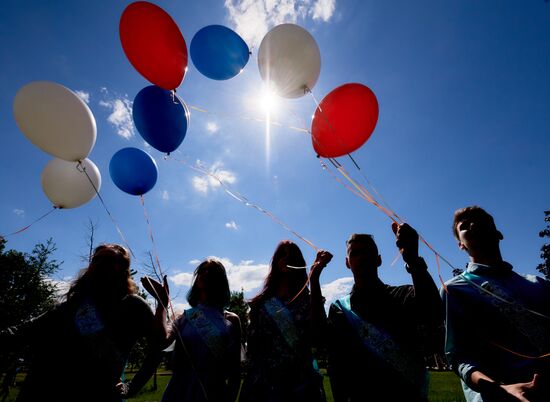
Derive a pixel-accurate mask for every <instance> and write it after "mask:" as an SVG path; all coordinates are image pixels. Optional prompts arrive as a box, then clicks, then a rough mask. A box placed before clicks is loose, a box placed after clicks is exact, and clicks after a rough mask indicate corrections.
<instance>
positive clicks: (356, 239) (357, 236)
mask: <svg viewBox="0 0 550 402" xmlns="http://www.w3.org/2000/svg"><path fill="white" fill-rule="evenodd" d="M353 243H365V244H367V245H368V246H369V247H370V248H371V249H372V250H373V251H374V252H375V253H376V255H378V246H377V245H376V242H375V241H374V236H373V235H371V234H366V233H353V234H352V235H351V236H350V237H349V238H348V239H347V240H346V254H347V253H348V252H349V248H350V246H351V244H353Z"/></svg>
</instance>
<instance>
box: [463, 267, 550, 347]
mask: <svg viewBox="0 0 550 402" xmlns="http://www.w3.org/2000/svg"><path fill="white" fill-rule="evenodd" d="M461 275H462V277H463V278H464V279H465V280H466V281H467V282H468V283H469V284H472V285H473V286H474V287H476V288H477V289H478V291H479V293H480V294H481V295H483V296H484V297H487V298H489V302H490V303H491V305H492V306H494V307H495V308H496V309H497V310H498V311H499V313H500V314H501V316H502V317H504V318H506V319H507V320H508V322H509V323H510V324H511V325H512V326H513V327H514V328H516V329H517V330H518V331H519V332H520V333H521V334H522V335H523V336H525V338H527V339H528V340H529V342H530V343H531V345H532V346H533V347H535V348H536V349H537V350H538V352H539V353H546V352H548V351H549V350H550V337H549V335H548V328H549V325H548V324H549V321H548V317H546V316H545V315H542V314H539V313H536V312H534V311H531V310H528V309H526V308H525V307H524V306H523V305H522V304H521V303H518V302H517V301H516V300H515V299H514V298H513V297H512V296H510V294H509V293H508V292H507V291H506V290H504V289H503V288H501V287H499V286H498V285H496V284H495V283H490V282H489V281H487V280H486V279H485V278H482V277H480V276H478V275H476V274H474V273H472V272H468V271H466V272H463V273H462V274H461ZM544 319H546V320H544ZM542 321H546V325H544V323H543V322H542Z"/></svg>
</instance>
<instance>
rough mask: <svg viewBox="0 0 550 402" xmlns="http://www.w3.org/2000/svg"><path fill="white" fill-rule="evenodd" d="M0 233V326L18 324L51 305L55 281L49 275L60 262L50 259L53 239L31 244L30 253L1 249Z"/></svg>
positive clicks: (4, 246) (3, 327)
mask: <svg viewBox="0 0 550 402" xmlns="http://www.w3.org/2000/svg"><path fill="white" fill-rule="evenodd" d="M5 248H6V239H4V238H3V237H0V289H1V291H0V326H1V327H0V330H2V329H5V328H6V327H10V326H14V325H18V324H21V323H23V322H25V321H27V320H29V319H31V318H33V317H37V316H39V315H40V314H42V313H44V312H46V311H47V310H49V309H51V308H52V307H53V305H54V304H55V302H56V293H57V289H56V285H55V283H54V282H52V281H51V279H50V278H51V276H52V275H53V274H54V273H55V272H57V271H58V270H59V266H60V263H58V262H57V261H56V260H53V259H51V256H52V253H53V252H54V251H55V250H56V247H55V243H54V242H53V240H52V239H48V240H47V242H46V243H45V244H43V243H40V244H37V245H36V246H34V248H33V250H32V253H30V254H28V253H22V252H19V251H16V250H8V251H5Z"/></svg>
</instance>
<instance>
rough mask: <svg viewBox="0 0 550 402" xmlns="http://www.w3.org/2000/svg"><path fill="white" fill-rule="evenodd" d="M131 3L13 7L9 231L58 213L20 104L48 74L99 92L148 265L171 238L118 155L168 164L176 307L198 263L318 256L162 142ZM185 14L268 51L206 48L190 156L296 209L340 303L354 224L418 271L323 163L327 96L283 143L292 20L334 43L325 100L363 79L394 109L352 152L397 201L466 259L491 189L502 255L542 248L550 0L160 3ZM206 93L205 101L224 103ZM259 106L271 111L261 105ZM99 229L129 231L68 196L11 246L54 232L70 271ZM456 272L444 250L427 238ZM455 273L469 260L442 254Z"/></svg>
mask: <svg viewBox="0 0 550 402" xmlns="http://www.w3.org/2000/svg"><path fill="white" fill-rule="evenodd" d="M130 3H131V2H129V1H110V0H98V1H93V2H90V1H83V0H82V1H81V0H78V1H55V0H53V1H47V2H46V1H38V0H34V1H25V2H21V1H15V0H7V1H4V2H3V7H2V13H1V15H0V39H1V43H2V46H1V47H0V66H1V67H0V69H1V71H2V73H1V74H0V87H1V88H2V91H1V93H0V130H1V134H0V173H1V177H2V187H3V189H2V196H1V197H0V214H1V215H0V233H2V234H4V235H7V234H9V233H11V232H14V231H16V230H18V229H20V228H21V227H24V226H25V225H28V224H29V223H31V222H33V221H34V220H35V219H37V218H38V217H40V216H41V215H43V214H44V213H46V212H48V211H49V210H50V209H51V207H52V205H51V203H50V202H49V200H48V199H47V197H46V196H45V195H44V193H43V191H42V188H41V184H40V174H41V172H42V169H43V168H44V166H45V165H46V163H47V162H48V161H49V160H50V159H51V157H50V156H49V155H47V154H46V153H44V152H43V151H41V150H40V149H38V148H36V147H35V146H33V145H32V144H31V143H30V142H29V141H28V140H27V139H26V138H25V137H24V135H23V134H22V133H21V132H20V131H19V129H18V127H17V125H16V123H15V119H14V117H13V99H14V97H15V94H16V93H17V91H18V89H19V88H21V87H22V86H23V85H25V84H27V83H28V82H31V81H35V80H48V81H53V82H57V83H59V84H62V85H64V86H66V87H68V88H70V89H72V90H73V91H75V92H77V91H78V93H80V94H81V96H82V97H83V98H84V99H85V100H86V102H87V103H88V106H89V108H90V109H91V111H92V113H93V115H94V117H95V120H96V123H97V141H96V144H95V146H94V148H93V149H92V151H91V153H90V155H89V158H90V159H91V160H92V161H93V162H94V163H95V164H96V165H97V166H98V168H99V170H100V172H101V175H102V180H103V183H102V187H101V190H100V194H101V195H102V197H103V199H104V201H105V204H106V206H107V208H108V210H109V211H110V213H111V214H112V216H113V217H114V219H115V220H116V222H117V223H118V225H119V227H120V229H121V231H122V232H123V234H124V236H125V237H126V239H127V242H128V244H129V245H130V247H131V248H132V250H133V251H134V253H135V255H136V260H135V261H134V266H135V268H137V269H138V270H140V271H142V272H143V270H142V264H143V263H144V262H147V261H148V258H147V256H146V253H147V251H150V250H152V249H153V243H152V241H151V239H150V237H149V227H148V225H147V223H146V220H145V217H144V210H143V208H142V206H141V204H140V201H139V197H136V196H131V195H128V194H126V193H123V192H122V191H120V190H119V189H118V188H117V187H116V186H115V185H114V184H113V182H112V180H111V178H110V176H109V170H108V166H109V161H110V159H111V157H112V155H113V154H114V153H115V152H116V151H118V150H119V149H121V148H124V147H128V146H132V147H138V148H141V149H144V150H146V151H148V152H150V154H151V155H152V156H153V157H154V158H155V160H156V161H157V164H158V168H159V179H158V181H157V183H156V186H155V187H154V188H153V189H152V190H151V191H150V192H149V193H147V194H146V195H145V196H144V199H145V206H146V210H147V213H148V216H149V218H150V222H151V228H152V233H153V235H154V239H155V243H154V244H155V247H156V252H157V254H158V257H159V259H160V262H161V268H162V270H163V271H164V272H165V273H166V274H168V276H169V278H170V285H171V287H172V295H173V296H174V303H175V304H177V305H179V306H180V307H181V305H182V304H183V303H185V300H184V299H185V294H186V291H187V289H188V284H189V280H190V277H191V274H192V272H193V270H194V268H195V267H196V265H197V261H200V260H202V259H204V258H206V257H208V256H215V257H217V258H220V259H222V261H223V262H224V263H225V265H226V268H228V273H229V277H230V284H231V287H232V288H233V289H234V290H239V289H241V288H242V289H244V290H245V294H246V295H247V296H252V295H254V294H255V293H256V292H257V291H258V290H259V287H260V286H261V283H262V281H263V278H264V277H265V274H266V272H267V264H268V263H269V260H270V258H271V255H272V253H273V251H274V249H275V246H276V244H277V243H278V242H279V241H280V240H282V239H286V238H290V239H292V240H294V241H296V242H297V243H298V245H299V246H300V247H301V249H302V251H303V253H304V256H305V257H306V260H307V261H308V262H312V261H313V259H314V256H315V251H314V250H313V248H311V247H310V246H308V245H307V244H305V243H303V242H302V241H301V240H300V239H298V238H296V237H294V236H293V235H292V234H291V233H290V232H288V231H287V230H285V229H284V228H283V227H282V226H281V225H279V224H277V223H275V222H274V221H273V220H272V219H270V218H269V217H268V216H267V215H265V214H262V213H260V212H258V210H256V209H254V208H250V207H247V206H245V205H244V204H243V203H241V202H239V201H237V200H235V199H234V198H232V197H230V196H229V195H227V194H226V193H225V192H224V191H223V188H221V187H220V186H217V185H216V184H217V183H216V181H215V180H208V179H207V178H206V177H205V176H202V175H201V174H199V173H197V172H196V171H193V170H192V169H190V168H189V167H187V166H186V165H184V164H181V163H178V162H177V161H175V160H164V159H163V154H161V153H160V152H158V151H156V150H155V149H152V148H150V147H148V146H147V145H146V144H145V143H144V141H143V139H142V138H141V136H140V135H139V133H138V132H137V130H135V128H134V127H133V125H132V119H131V107H132V101H133V99H134V97H135V96H136V94H137V93H138V92H139V91H140V90H141V89H142V88H143V87H145V86H147V85H150V83H149V82H148V81H146V80H145V79H144V78H143V77H142V76H141V75H140V74H139V73H138V72H137V71H136V70H135V69H134V68H133V67H132V65H131V64H130V63H129V61H128V59H127V58H126V56H125V54H124V52H123V50H122V47H121V44H120V40H119V35H118V24H119V19H120V16H121V14H122V12H123V10H124V8H125V7H126V6H127V5H128V4H130ZM154 3H155V4H157V5H159V6H160V7H162V8H164V9H165V10H166V11H167V12H168V13H169V14H170V15H171V16H172V17H173V19H174V20H175V22H176V23H177V24H178V26H179V28H180V30H181V32H182V34H183V36H184V38H185V40H186V42H187V46H188V47H189V45H190V43H191V39H192V37H193V35H194V34H195V32H197V31H198V30H199V29H200V28H202V27H204V26H206V25H211V24H220V25H226V26H228V27H230V28H232V29H235V30H236V31H237V32H238V33H239V34H240V35H241V36H242V37H243V38H244V39H245V40H246V42H247V43H248V45H249V46H250V47H251V52H252V55H251V58H250V61H249V63H248V64H247V65H246V67H245V68H244V71H243V72H242V73H241V74H240V75H238V76H237V77H235V78H232V79H230V80H228V81H214V80H210V79H208V78H206V77H204V76H202V75H201V74H200V73H199V72H198V71H197V70H196V69H195V67H194V66H193V63H192V61H191V59H189V65H188V66H189V70H188V72H187V75H186V76H185V79H184V81H183V83H182V84H181V86H180V87H179V88H178V91H177V93H178V95H179V96H180V97H181V98H182V99H183V100H184V101H185V102H186V103H187V104H188V105H189V107H190V108H191V117H190V125H189V129H188V131H187V136H186V138H185V140H184V142H183V143H182V145H181V146H180V147H179V148H178V150H177V151H176V152H175V153H173V156H174V158H178V159H183V160H186V161H188V162H189V163H190V164H194V163H196V162H197V161H201V163H202V164H203V166H205V167H206V168H207V169H208V170H210V171H212V172H213V173H214V174H215V175H216V176H217V177H219V178H221V179H222V180H223V181H224V182H225V183H226V184H227V185H228V186H229V187H230V188H231V189H232V190H234V191H236V192H238V193H240V194H242V195H243V196H245V197H246V198H247V199H248V200H250V201H251V202H252V203H254V204H256V205H257V206H259V207H262V208H264V209H265V210H267V211H269V212H271V213H272V214H274V215H275V216H277V217H278V218H279V219H280V220H281V221H283V222H285V223H286V224H287V225H288V227H290V228H291V229H293V230H294V231H295V232H297V233H299V234H300V235H301V236H303V237H305V238H307V239H309V240H310V241H311V242H313V243H314V244H315V245H316V246H317V247H319V248H324V249H327V250H329V251H331V252H332V253H333V254H334V259H333V261H332V262H331V264H330V265H329V266H328V267H327V269H326V270H325V271H324V273H323V275H322V277H321V282H322V285H323V290H324V293H325V296H327V299H328V300H329V301H330V300H333V299H334V298H335V297H337V296H339V295H341V294H343V293H345V292H347V291H348V290H349V288H350V286H351V275H350V271H349V270H347V269H346V267H345V264H344V260H345V240H346V238H347V237H348V236H349V234H351V233H353V232H366V233H372V234H374V236H375V239H376V241H377V243H378V245H379V249H380V253H381V255H382V259H383V266H382V268H381V270H380V276H381V278H382V279H383V280H384V281H386V282H387V283H391V284H402V283H407V282H408V281H409V278H408V275H407V274H406V272H405V271H404V269H403V267H402V262H401V261H398V262H396V263H395V264H393V265H392V264H391V262H392V261H393V260H394V259H395V257H396V255H397V250H396V248H395V245H394V238H393V234H392V232H391V228H390V224H391V221H390V220H389V219H388V218H387V217H386V216H385V215H384V214H383V213H382V212H381V211H379V210H378V209H377V208H375V207H374V206H373V205H371V204H369V203H367V202H366V201H365V200H362V199H360V198H359V197H357V196H355V195H354V194H352V193H351V192H349V191H348V190H346V189H345V188H344V187H343V186H342V185H341V184H339V183H338V182H337V181H336V180H335V179H334V178H333V177H332V176H331V175H330V174H328V173H327V172H326V171H324V170H323V169H322V167H321V164H320V162H319V160H318V159H317V158H316V155H315V153H314V151H313V147H312V145H311V140H310V137H309V134H308V133H306V132H303V131H299V130H295V129H293V127H299V128H306V129H309V128H310V123H311V116H312V114H313V113H314V111H315V107H316V105H315V101H314V99H313V98H312V97H310V96H305V97H302V98H298V99H283V98H279V100H278V106H277V108H276V109H273V110H272V112H271V114H272V119H273V120H274V121H277V122H278V123H280V124H279V125H272V126H271V129H270V136H269V141H268V140H267V138H266V125H265V123H264V122H262V121H261V120H262V119H264V117H265V111H264V110H262V109H261V108H260V107H258V104H259V103H260V101H259V100H260V98H261V93H262V88H263V83H262V80H261V78H260V74H259V72H258V65H257V50H258V46H259V43H260V41H261V39H262V38H263V35H265V33H266V32H267V31H268V30H269V29H270V28H272V27H273V26H275V25H277V24H279V23H283V22H294V23H297V24H299V25H300V26H302V27H304V28H305V29H307V30H308V31H309V32H310V33H311V34H312V35H313V37H314V38H315V40H316V42H317V44H318V46H319V48H320V52H321V74H320V77H319V80H318V82H317V84H316V85H315V87H314V88H313V89H312V90H313V94H314V96H315V97H316V98H317V99H318V100H320V99H322V98H323V97H324V96H325V95H326V94H328V93H329V92H330V91H331V90H333V89H334V88H336V87H338V86H340V85H343V84H345V83H349V82H359V83H362V84H364V85H367V86H368V87H370V88H371V89H372V90H373V91H374V93H375V94H376V96H377V99H378V102H379V106H380V117H379V120H378V124H377V127H376V129H375V131H374V133H373V135H372V136H371V138H370V139H369V141H368V142H367V143H366V144H365V145H364V146H363V147H361V148H360V149H359V150H357V151H356V152H354V153H353V157H354V159H355V160H356V161H357V163H358V164H359V166H360V167H361V172H359V171H358V170H357V169H356V168H355V167H354V166H353V165H352V164H350V163H349V160H348V159H346V158H339V160H340V161H341V162H342V163H343V164H345V165H346V169H347V170H348V172H350V174H352V175H353V177H354V178H355V180H357V181H358V182H360V183H362V184H364V185H365V183H366V182H365V181H364V179H363V177H362V175H364V176H365V177H367V178H368V180H369V181H370V182H371V183H372V184H373V185H374V186H375V188H376V189H377V190H378V192H379V194H380V195H381V196H382V197H383V198H384V199H385V201H386V202H387V203H388V204H389V205H390V206H391V207H392V209H393V210H394V211H395V212H396V213H397V214H399V215H400V216H401V217H403V218H404V219H405V220H406V221H407V222H409V223H410V224H411V225H412V226H413V227H415V228H416V229H417V230H418V231H419V233H420V234H421V235H422V236H423V237H424V238H425V239H426V240H427V241H428V242H429V243H430V244H431V245H432V246H433V247H434V248H435V249H436V250H437V251H438V252H439V253H440V254H441V255H442V256H443V257H445V258H446V259H447V260H448V261H450V262H451V263H452V264H453V265H454V266H456V267H463V266H464V265H465V263H466V261H467V256H466V254H464V253H463V252H461V251H460V250H459V249H458V248H457V247H456V242H455V240H454V239H453V237H452V233H451V229H450V227H451V223H452V214H453V212H454V210H455V209H457V208H460V207H463V206H466V205H471V204H479V205H481V206H482V207H484V208H486V209H487V210H488V211H489V212H490V213H492V214H493V215H494V217H495V219H496V222H497V226H498V227H499V228H500V229H501V231H502V232H503V234H504V241H503V242H502V250H503V256H504V258H505V259H506V260H508V261H510V262H511V263H512V264H513V265H514V266H515V267H516V269H517V270H518V271H519V272H522V273H528V274H534V273H536V270H535V267H536V265H537V264H538V263H539V262H540V258H539V251H540V247H541V245H542V243H543V242H542V239H540V238H539V237H538V232H539V230H541V229H542V228H543V227H544V213H543V211H544V210H545V209H550V205H549V200H550V187H549V186H548V178H547V177H548V170H547V161H548V153H549V151H550V135H549V134H550V133H549V127H550V112H549V111H550V74H549V72H550V4H548V3H546V2H544V1H543V0H521V1H520V0H509V1H506V2H502V1H497V0H487V1H483V2H481V1H477V0H461V1H445V2H442V1H437V0H427V1H424V2H410V1H405V0H396V1H392V2H382V1H370V0H369V1H363V0H357V1H352V0H345V1H344V0H324V1H323V0H321V1H317V0H301V1H290V0H273V1H243V0H240V1H239V0H227V1H225V2H223V1H221V0H202V1H200V2H199V1H155V2H154ZM198 109H201V110H206V111H207V112H208V113H205V112H201V111H199V110H198ZM255 119H257V120H255ZM90 220H91V221H92V222H94V223H97V230H96V234H95V239H96V241H97V242H121V241H122V240H121V238H120V236H119V234H118V232H117V230H116V227H115V225H114V224H113V222H112V221H111V219H110V218H109V216H108V215H107V212H106V210H105V208H104V206H103V205H102V204H101V202H100V201H99V200H98V199H97V198H95V199H93V200H92V201H90V202H89V203H87V204H85V205H83V206H81V207H78V208H75V209H67V210H56V211H55V212H54V213H52V214H50V215H48V216H47V217H46V218H44V219H43V220H41V221H40V222H38V223H36V224H34V225H32V226H31V227H30V228H29V229H28V230H26V231H24V232H22V233H20V234H18V235H13V236H7V239H8V248H15V249H17V250H21V251H31V249H32V247H33V245H34V244H36V243H38V242H44V241H45V240H46V239H47V238H49V237H52V238H53V239H54V241H55V242H56V244H57V251H56V253H55V258H56V259H58V260H60V261H63V264H62V266H61V268H62V270H61V271H60V272H59V273H58V274H57V275H56V277H55V280H59V281H68V280H70V279H71V278H72V277H74V275H75V274H76V273H77V272H78V270H79V269H80V268H83V267H84V265H85V264H84V263H82V261H81V260H80V256H81V255H83V254H85V253H86V252H87V245H86V243H87V239H88V237H89V233H88V230H87V225H88V222H89V221H90ZM420 252H421V254H422V255H423V256H424V257H425V258H426V260H427V262H428V264H429V267H430V272H431V273H432V275H433V276H434V278H436V283H438V284H440V283H439V280H438V279H437V267H436V263H435V258H434V254H433V253H432V252H431V251H430V250H428V249H427V248H426V247H425V246H421V250H420ZM441 275H442V277H443V279H445V280H447V279H449V278H450V277H451V268H450V267H448V266H447V265H446V264H444V263H442V264H441Z"/></svg>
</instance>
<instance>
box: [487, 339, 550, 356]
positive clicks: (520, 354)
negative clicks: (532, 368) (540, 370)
mask: <svg viewBox="0 0 550 402" xmlns="http://www.w3.org/2000/svg"><path fill="white" fill-rule="evenodd" d="M491 344H492V345H494V346H496V347H497V348H500V349H502V350H505V351H506V352H509V353H511V354H513V355H516V356H519V357H523V358H524V359H532V360H537V359H544V358H547V357H550V353H545V354H542V355H540V356H529V355H524V354H522V353H518V352H514V351H513V350H510V349H508V348H506V347H504V346H502V345H500V344H498V343H496V342H491Z"/></svg>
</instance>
